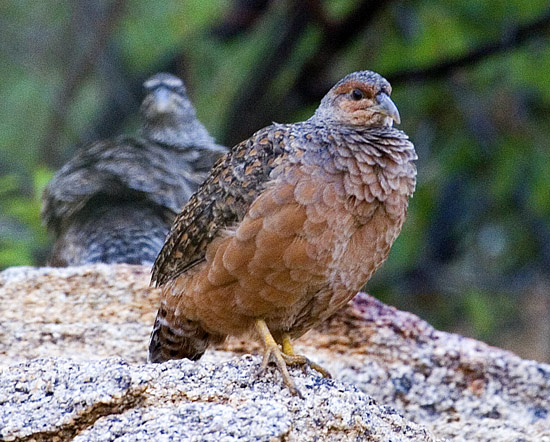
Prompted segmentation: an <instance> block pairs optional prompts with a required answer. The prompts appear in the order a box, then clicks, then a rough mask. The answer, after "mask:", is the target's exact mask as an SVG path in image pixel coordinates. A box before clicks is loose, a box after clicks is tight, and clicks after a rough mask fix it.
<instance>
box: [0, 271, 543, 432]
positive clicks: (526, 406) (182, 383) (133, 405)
mask: <svg viewBox="0 0 550 442" xmlns="http://www.w3.org/2000/svg"><path fill="white" fill-rule="evenodd" d="M148 285H149V269H148V268H145V267H140V266H128V265H117V266H108V265H95V266H83V267H73V268H62V269H53V268H39V269H34V268H28V267H21V268H13V269H8V270H6V271H4V272H2V273H0V302H1V305H2V306H3V307H2V314H1V315H0V316H1V318H0V354H2V359H0V365H1V366H3V373H2V376H1V379H0V433H1V434H2V435H3V436H4V438H6V437H8V435H9V437H11V438H12V439H14V438H15V440H31V439H32V438H34V439H36V440H52V437H54V436H57V437H59V438H60V439H59V440H68V439H70V438H71V437H73V436H75V435H76V437H75V439H74V440H81V441H84V440H90V441H91V440H113V439H116V440H170V436H172V438H173V439H176V440H177V439H179V438H182V437H188V436H192V434H195V436H196V439H195V440H237V439H238V438H239V437H242V439H241V440H264V439H265V440H311V439H312V438H313V435H316V436H319V439H318V440H356V439H358V440H390V439H391V440H394V441H396V440H435V438H441V439H442V440H456V441H459V440H476V441H489V440H491V441H493V440H495V441H497V440H498V441H517V440H536V441H550V366H549V365H546V364H543V363H538V362H535V361H527V360H522V359H520V358H519V357H517V356H515V355H514V354H512V353H510V352H507V351H504V350H501V349H498V348H494V347H490V346H488V345H486V344H484V343H482V342H479V341H475V340H473V339H468V338H464V337H461V336H458V335H454V334H449V333H445V332H441V331H437V330H435V329H433V328H432V327H431V326H430V325H429V324H427V323H426V322H425V321H422V320H421V319H419V318H418V317H416V316H415V315H412V314H410V313H406V312H401V311H398V310H396V309H394V308H392V307H388V306H386V305H384V304H382V303H380V302H379V301H377V300H375V299H374V298H372V297H370V296H368V295H366V294H364V293H361V294H359V295H358V296H356V297H355V298H354V300H353V301H352V302H351V303H350V304H349V305H348V306H347V307H346V308H344V309H342V310H341V311H340V312H338V313H337V314H336V315H335V316H334V317H333V318H331V319H330V320H329V321H327V322H326V323H324V324H322V325H321V326H320V327H319V328H318V329H317V330H313V331H311V332H310V333H308V334H306V335H305V336H304V337H303V338H301V339H300V340H298V341H297V343H296V344H297V345H296V348H297V349H298V350H299V351H300V352H302V353H304V354H306V355H307V356H308V357H310V358H312V359H314V360H315V361H316V362H319V363H321V364H322V365H323V366H325V367H326V368H328V369H329V370H330V371H331V372H332V374H333V376H334V377H335V378H336V380H335V381H331V380H325V379H322V378H319V377H318V376H317V375H316V374H315V373H309V372H308V373H307V375H305V374H303V373H302V372H301V371H300V370H293V371H292V375H293V376H294V377H295V378H296V382H297V385H298V386H299V388H300V389H301V390H302V393H303V394H304V396H305V399H304V401H303V402H302V401H301V400H300V399H298V398H294V397H292V396H290V395H289V393H288V391H287V390H286V389H285V388H284V387H282V384H281V379H280V375H279V374H278V373H276V372H275V370H274V369H273V370H270V371H269V372H268V373H267V374H266V375H265V376H262V377H259V378H257V379H256V378H255V377H253V376H252V373H254V372H255V370H257V367H258V366H259V359H258V358H257V357H252V356H242V357H240V358H239V357H237V356H236V355H235V353H237V354H239V353H249V352H252V353H254V352H256V351H257V350H258V348H259V347H258V345H257V344H256V343H255V342H250V341H246V340H238V339H230V340H228V342H227V343H226V344H224V346H222V347H220V348H219V349H217V350H209V351H208V352H207V354H206V355H205V356H204V357H203V359H201V361H199V362H198V363H193V362H190V361H175V362H169V363H166V364H162V365H144V364H143V362H144V361H145V358H146V348H147V340H148V335H149V333H150V330H151V325H152V322H153V319H154V315H155V313H156V308H157V303H158V291H157V290H155V289H150V288H149V287H148ZM51 356H56V357H57V358H51ZM112 356H119V357H121V358H122V359H106V358H110V357H112ZM44 357H48V359H34V360H29V359H31V358H44ZM66 358H71V359H70V360H69V359H66ZM18 363H19V365H17V364H18ZM52 379H53V380H56V379H57V380H59V383H58V384H56V383H55V382H54V381H52ZM86 379H93V381H91V384H92V385H95V387H96V388H95V389H94V388H90V382H88V384H87V383H86V381H85V380H86ZM52 385H53V387H52ZM56 385H60V386H59V387H56ZM48 388H49V389H50V390H51V389H52V388H54V389H55V393H53V394H52V393H51V391H48ZM17 389H19V390H17ZM58 391H59V393H58ZM371 398H374V401H373V400H372V399H371ZM42 409H44V410H50V411H51V413H50V417H47V415H46V414H45V413H49V411H48V412H46V411H44V412H42V411H40V418H39V419H38V418H37V419H36V420H35V419H34V418H33V419H30V416H32V414H33V413H34V414H36V413H37V412H38V411H37V410H42ZM393 409H395V410H397V412H398V413H399V414H396V412H395V411H392V410H393ZM17 410H19V411H17ZM63 410H65V411H63ZM67 410H69V411H67ZM401 416H403V417H401ZM25 419H27V421H25ZM29 419H30V420H29ZM25 422H26V423H25ZM225 422H227V423H225ZM320 423H322V424H320ZM6 429H9V433H5V431H6ZM190 431H195V433H190ZM308 431H310V432H308ZM195 436H193V437H195ZM256 436H257V437H256ZM148 437H150V438H149V439H148ZM41 438H42V439H41ZM247 438H248V439H247ZM262 438H263V439H262ZM270 438H271V439H270ZM0 440H1V438H0ZM8 440H9V439H8ZM191 440H193V439H192V437H191Z"/></svg>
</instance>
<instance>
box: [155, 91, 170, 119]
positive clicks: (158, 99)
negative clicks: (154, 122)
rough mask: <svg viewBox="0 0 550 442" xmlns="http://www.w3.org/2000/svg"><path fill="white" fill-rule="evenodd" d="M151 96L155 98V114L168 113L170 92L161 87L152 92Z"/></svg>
mask: <svg viewBox="0 0 550 442" xmlns="http://www.w3.org/2000/svg"><path fill="white" fill-rule="evenodd" d="M153 94H154V96H155V106H156V110H157V112H159V113H163V112H168V111H169V110H170V108H171V105H172V100H171V96H170V95H171V94H170V91H169V90H167V89H165V88H163V87H159V88H157V89H155V90H154V91H153Z"/></svg>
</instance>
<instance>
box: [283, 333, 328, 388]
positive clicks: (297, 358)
mask: <svg viewBox="0 0 550 442" xmlns="http://www.w3.org/2000/svg"><path fill="white" fill-rule="evenodd" d="M283 358H284V360H285V362H286V363H287V364H288V365H301V366H302V367H304V366H306V365H307V366H309V367H310V368H312V369H313V370H315V371H317V372H319V373H321V375H323V377H325V378H331V377H332V376H331V375H330V373H329V372H328V370H325V369H324V368H323V367H321V366H320V365H319V364H316V363H315V362H313V361H310V360H309V359H308V358H306V357H305V356H303V355H297V354H296V353H294V349H293V348H292V342H291V341H290V336H289V335H288V334H286V333H285V334H284V335H283Z"/></svg>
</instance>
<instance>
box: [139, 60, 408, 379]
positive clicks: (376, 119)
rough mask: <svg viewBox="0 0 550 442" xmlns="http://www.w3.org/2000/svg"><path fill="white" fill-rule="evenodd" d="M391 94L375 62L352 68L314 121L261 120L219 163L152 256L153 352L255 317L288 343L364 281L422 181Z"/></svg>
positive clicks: (179, 350)
mask: <svg viewBox="0 0 550 442" xmlns="http://www.w3.org/2000/svg"><path fill="white" fill-rule="evenodd" d="M390 93H391V87H390V85H389V83H388V82H387V81H386V80H385V79H383V78H382V77H381V76H379V75H378V74H376V73H374V72H370V71H362V72H355V73H353V74H350V75H349V76H347V77H345V78H344V79H342V80H341V81H340V82H338V83H337V84H336V85H335V86H334V87H333V88H332V89H331V90H330V91H329V92H328V94H327V95H326V96H325V97H324V98H323V100H322V101H321V104H320V106H319V108H318V109H317V111H316V112H315V114H314V116H313V117H311V118H310V119H309V120H307V121H304V122H301V123H295V124H274V125H272V126H269V127H266V128H264V129H262V130H260V131H258V132H256V133H255V134H254V135H253V136H252V137H251V138H249V139H248V140H246V141H243V142H242V143H240V144H239V145H237V146H235V147H234V148H233V149H232V150H231V151H230V152H229V153H228V154H227V155H226V156H225V157H223V159H222V160H221V161H219V162H218V164H217V165H216V167H215V168H214V169H213V171H212V173H211V174H210V176H209V177H208V179H207V180H206V181H205V183H204V184H203V185H202V186H201V187H200V188H199V190H198V192H197V193H196V194H195V195H193V197H192V198H191V200H190V201H189V203H188V204H187V205H186V206H185V207H184V209H183V211H182V212H181V213H180V214H179V215H178V216H177V218H176V220H175V223H174V225H173V226H172V230H171V232H170V234H169V236H168V238H167V240H166V243H165V245H164V247H163V248H162V250H161V252H160V254H159V256H158V258H157V260H156V262H155V265H154V269H153V281H154V282H156V284H157V285H158V286H161V287H162V293H163V294H162V301H161V306H160V308H159V312H158V315H157V319H156V322H155V325H154V329H153V333H152V338H151V344H150V349H149V359H150V360H151V361H154V362H160V361H164V360H167V359H173V358H181V357H188V358H191V359H197V358H198V357H200V356H201V355H202V353H203V352H204V351H205V349H206V347H207V346H208V344H209V343H210V342H211V341H220V340H223V339H224V338H225V336H226V335H242V334H246V333H249V332H251V331H253V330H254V326H255V324H256V326H257V321H258V320H263V321H265V323H266V324H267V327H268V328H269V331H270V332H271V334H272V335H273V338H274V339H275V341H276V342H277V343H279V344H283V343H284V340H285V338H286V337H298V336H300V335H302V334H303V333H305V332H306V331H307V330H308V329H310V328H311V327H312V326H313V325H315V324H316V323H317V322H319V321H322V320H324V319H325V318H327V317H329V316H330V315H331V314H333V313H334V312H335V311H336V310H337V309H339V308H340V307H342V306H343V305H344V304H345V303H346V302H347V301H349V300H350V299H351V297H353V296H354V295H355V294H356V293H357V291H358V290H359V289H360V288H361V287H362V286H363V285H364V284H365V283H366V282H367V281H368V280H369V278H370V277H371V276H372V274H373V273H374V272H375V271H376V269H378V268H379V267H380V265H381V264H382V263H383V262H384V260H385V259H386V257H387V255H388V253H389V250H390V247H391V245H392V243H393V241H394V240H395V238H396V237H397V235H398V234H399V232H400V230H401V226H402V224H403V221H404V219H405V216H406V211H407V205H408V199H409V197H410V196H411V195H412V193H413V191H414V187H415V177H416V168H415V165H414V160H415V159H416V153H415V151H414V146H413V145H412V143H411V142H410V141H409V140H408V137H407V136H406V135H405V134H404V133H403V132H402V131H399V130H397V129H394V128H393V127H392V123H393V121H394V120H395V121H399V113H398V112H397V108H396V107H395V105H394V104H393V102H392V101H391V100H390V98H389V94H390ZM264 337H265V336H264ZM283 350H284V346H283ZM288 354H289V353H287V355H288ZM279 368H280V367H279ZM283 377H284V373H283Z"/></svg>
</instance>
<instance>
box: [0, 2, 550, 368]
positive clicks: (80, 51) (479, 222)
mask: <svg viewBox="0 0 550 442" xmlns="http://www.w3.org/2000/svg"><path fill="white" fill-rule="evenodd" d="M0 28H1V29H2V34H3V36H2V39H1V40H0V57H1V60H0V61H1V62H0V103H1V106H0V269H1V268H5V267H8V266H13V265H40V264H44V262H45V259H46V257H47V251H48V246H49V243H48V238H47V235H46V232H45V230H44V228H43V227H42V225H41V223H40V218H39V212H40V205H41V202H40V196H41V192H42V189H43V188H44V186H45V184H46V183H47V182H48V180H49V178H50V177H51V176H52V174H53V171H54V170H56V169H57V168H58V167H59V166H60V165H62V164H63V162H64V161H66V160H67V159H68V158H70V156H71V155H72V154H73V153H74V151H75V148H76V147H75V146H77V145H79V144H82V143H86V142H88V141H91V140H94V139H97V138H104V137H110V136H113V135H114V134H118V133H131V132H133V131H135V129H136V127H137V122H136V121H137V120H136V113H137V107H138V106H139V103H140V100H141V97H142V95H141V83H142V82H143V80H144V79H145V78H147V77H148V76H149V75H151V74H153V73H154V72H157V71H159V70H164V71H170V72H172V73H175V74H177V75H179V76H181V77H182V78H183V79H184V80H185V82H186V84H187V86H188V89H189V92H190V95H191V97H192V99H193V101H194V103H195V104H196V107H197V110H198V114H199V117H200V118H201V119H202V121H203V122H204V123H205V125H206V126H207V127H208V128H209V130H210V131H211V132H212V133H213V134H214V135H215V136H216V138H217V140H218V141H219V142H222V143H225V144H227V145H233V144H235V143H236V142H238V141H240V140H242V139H244V138H246V137H248V136H249V135H250V134H251V133H252V132H253V131H255V130H257V129H259V128H260V127H263V126H265V125H266V124H269V123H270V122H271V121H278V122H292V121H297V120H299V119H304V118H307V117H309V116H310V115H311V113H312V111H313V110H314V109H315V107H316V105H317V103H318V101H319V99H320V98H321V97H322V95H323V94H324V93H325V92H326V90H328V88H329V87H330V86H331V85H332V84H333V83H334V82H335V81H336V80H338V79H339V78H341V77H342V76H343V75H345V74H347V73H349V72H351V71H353V70H359V69H372V70H375V71H378V72H380V73H381V74H383V75H384V76H385V77H386V78H388V79H389V80H390V81H391V82H392V84H393V86H394V92H393V98H394V101H395V103H397V105H398V107H399V110H400V112H401V116H402V120H403V123H402V125H401V126H400V127H401V128H402V129H403V130H405V132H407V133H408V134H409V135H410V137H411V138H412V140H413V141H414V142H415V144H416V146H417V150H418V153H419V157H420V160H419V162H418V170H419V176H418V188H417V192H416V194H415V197H414V199H413V200H412V203H411V206H410V211H409V217H408V220H407V222H406V224H405V228H404V231H403V233H402V234H401V236H400V237H399V239H398V241H397V243H396V244H395V246H394V248H393V249H392V252H391V255H390V259H389V261H388V262H387V263H386V265H385V266H384V267H383V269H382V270H381V271H380V272H379V273H378V274H377V275H376V277H375V278H374V279H373V280H372V281H371V283H369V285H368V290H369V292H371V293H372V294H374V295H376V296H378V297H380V298H381V299H383V300H384V301H386V302H389V303H392V304H394V305H396V306H397V307H399V308H401V309H406V310H411V311H414V312H416V313H418V314H420V315H421V316H422V317H424V318H425V319H427V320H429V321H430V322H432V323H433V324H434V325H436V326H437V327H441V328H446V329H449V330H454V331H458V332H460V333H464V334H467V335H471V336H475V337H478V338H481V339H484V340H486V341H488V342H490V343H493V344H497V345H500V346H504V347H507V348H510V349H512V350H514V351H516V352H517V353H519V354H521V355H523V356H526V357H532V358H537V359H539V360H546V361H550V273H549V272H550V270H549V269H550V196H549V195H550V159H549V158H550V147H549V142H548V140H549V135H550V122H549V121H550V120H549V118H548V115H549V114H550V44H549V43H550V8H549V7H548V3H547V1H546V0H531V1H529V2H526V1H523V0H506V1H505V0H490V1H485V2H480V1H477V0H449V1H446V2H437V1H435V0H395V1H390V0H378V1H366V0H365V1H360V0H356V1H355V0H331V1H328V0H325V1H321V0H317V1H316V0H308V1H298V0H296V1H291V0H281V1H270V0H235V1H225V2H222V1H218V0H193V1H191V0H189V1H176V0H166V1H163V2H150V1H146V0H101V1H96V2H89V1H87V0H71V1H69V0H57V1H54V2H30V1H26V0H23V1H19V0H6V1H4V2H2V3H0Z"/></svg>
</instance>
